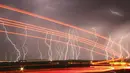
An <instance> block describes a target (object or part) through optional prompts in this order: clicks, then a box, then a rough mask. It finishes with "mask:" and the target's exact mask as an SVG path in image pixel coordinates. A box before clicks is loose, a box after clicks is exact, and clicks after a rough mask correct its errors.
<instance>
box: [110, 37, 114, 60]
mask: <svg viewBox="0 0 130 73" xmlns="http://www.w3.org/2000/svg"><path fill="white" fill-rule="evenodd" d="M109 38H110V41H112V38H111V36H110V35H109ZM113 43H114V42H113V41H112V42H111V45H110V49H111V48H112V47H113ZM112 53H113V61H114V58H115V53H114V52H113V51H112Z"/></svg>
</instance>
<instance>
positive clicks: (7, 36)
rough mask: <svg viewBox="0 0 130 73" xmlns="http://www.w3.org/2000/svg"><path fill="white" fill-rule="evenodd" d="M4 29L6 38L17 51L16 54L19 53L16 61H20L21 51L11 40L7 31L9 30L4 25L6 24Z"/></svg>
mask: <svg viewBox="0 0 130 73" xmlns="http://www.w3.org/2000/svg"><path fill="white" fill-rule="evenodd" d="M3 28H4V30H5V35H6V38H7V39H8V41H9V42H10V43H11V44H12V45H13V47H14V49H15V50H16V52H17V58H16V60H15V61H18V60H19V59H20V56H21V54H20V51H19V49H18V48H17V47H16V45H15V44H14V43H13V41H12V40H11V39H10V38H9V35H8V31H7V29H6V27H5V25H4V23H3Z"/></svg>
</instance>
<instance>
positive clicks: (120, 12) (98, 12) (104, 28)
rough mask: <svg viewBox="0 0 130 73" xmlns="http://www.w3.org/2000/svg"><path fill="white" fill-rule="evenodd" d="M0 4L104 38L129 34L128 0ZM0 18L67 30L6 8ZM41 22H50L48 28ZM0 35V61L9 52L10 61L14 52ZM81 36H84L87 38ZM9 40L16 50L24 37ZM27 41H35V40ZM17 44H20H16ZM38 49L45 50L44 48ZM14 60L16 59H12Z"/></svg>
mask: <svg viewBox="0 0 130 73" xmlns="http://www.w3.org/2000/svg"><path fill="white" fill-rule="evenodd" d="M0 4H5V5H8V6H11V7H15V8H19V9H22V10H26V11H29V12H33V13H36V14H39V15H42V16H46V17H49V18H53V19H56V20H59V21H62V22H65V23H69V24H72V25H75V26H78V27H81V28H83V29H87V30H91V31H92V29H91V28H93V27H94V28H96V29H97V32H98V33H100V34H102V35H104V36H107V37H108V33H111V35H112V37H113V38H119V36H118V37H117V35H120V36H121V35H125V34H126V33H129V27H130V26H129V25H130V24H129V21H130V0H0ZM0 17H4V18H9V19H13V20H17V21H21V22H26V23H31V24H37V25H39V26H43V27H47V28H52V29H57V30H61V31H66V30H67V28H65V27H63V26H58V25H56V24H54V23H50V22H48V21H45V20H41V19H38V18H34V17H31V16H27V15H23V14H19V13H16V12H13V11H9V10H5V9H0ZM41 23H44V24H46V23H47V24H48V23H49V24H50V25H41ZM0 28H1V29H3V27H2V26H0ZM8 30H11V31H20V32H21V31H23V30H19V29H13V28H8ZM30 33H31V32H30ZM34 34H35V33H34ZM0 36H1V38H0V41H2V42H0V44H2V45H1V51H0V53H1V54H0V55H1V56H0V60H4V59H5V54H6V53H7V54H8V53H9V54H8V60H10V57H9V56H10V55H12V53H13V51H11V50H9V48H11V49H12V48H13V47H12V45H10V42H8V40H7V39H6V38H4V37H5V35H4V34H0ZM83 36H85V37H86V36H87V35H83ZM10 37H11V39H12V40H13V41H14V42H15V44H17V46H18V47H20V46H21V45H20V44H22V42H23V41H22V40H21V39H23V37H16V36H11V35H10ZM3 38H4V39H3ZM20 38H21V39H20ZM29 40H31V41H35V39H29ZM18 41H20V42H19V43H18ZM31 41H28V42H27V43H29V44H28V46H31V45H32V44H36V43H35V42H31ZM3 42H4V43H3ZM30 42H31V44H30ZM100 43H102V42H100ZM40 44H41V43H40ZM41 47H42V48H43V47H44V48H47V47H45V46H41ZM35 48H36V47H35ZM35 48H33V49H35ZM7 51H8V52H7ZM45 51H47V50H43V51H42V52H43V53H46V52H45ZM32 53H35V51H32V52H31V53H29V55H28V56H27V57H31V58H37V56H38V55H34V56H33V57H32ZM36 54H38V53H36ZM14 55H15V54H14ZM84 55H85V54H81V56H80V57H81V58H80V59H87V58H88V57H83V56H84ZM46 58H47V57H45V59H46ZM13 59H15V57H14V58H13ZM27 59H28V58H27Z"/></svg>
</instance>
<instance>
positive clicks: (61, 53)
mask: <svg viewBox="0 0 130 73" xmlns="http://www.w3.org/2000/svg"><path fill="white" fill-rule="evenodd" d="M59 44H60V43H58V44H57V45H59ZM62 47H63V46H62V45H61V44H60V45H59V46H57V49H56V52H57V55H58V60H62V58H63V55H64V53H63V51H64V49H65V47H63V48H62Z"/></svg>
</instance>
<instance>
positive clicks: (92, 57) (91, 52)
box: [90, 28, 98, 60]
mask: <svg viewBox="0 0 130 73" xmlns="http://www.w3.org/2000/svg"><path fill="white" fill-rule="evenodd" d="M92 29H93V30H94V33H95V34H94V35H95V38H96V41H95V44H94V46H93V47H92V50H91V51H90V55H91V60H94V56H93V50H94V48H95V47H96V45H97V44H96V43H97V42H98V37H97V36H96V29H95V28H92Z"/></svg>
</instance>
